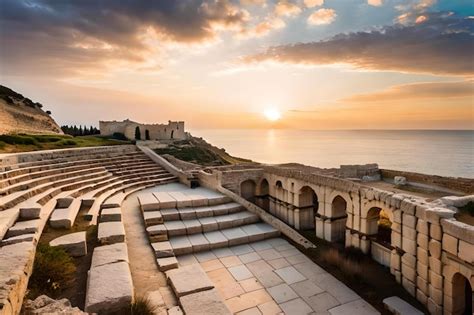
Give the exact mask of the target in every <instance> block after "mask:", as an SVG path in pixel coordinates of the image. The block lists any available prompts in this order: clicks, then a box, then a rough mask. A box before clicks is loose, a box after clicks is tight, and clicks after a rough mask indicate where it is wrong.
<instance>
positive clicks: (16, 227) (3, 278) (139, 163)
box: [0, 145, 178, 315]
mask: <svg viewBox="0 0 474 315" xmlns="http://www.w3.org/2000/svg"><path fill="white" fill-rule="evenodd" d="M177 181H178V179H177V178H176V177H175V176H173V175H172V174H170V173H169V172H167V171H166V170H164V169H163V168H162V167H161V166H159V165H158V164H156V163H155V162H154V161H152V160H151V159H150V158H149V157H148V156H147V155H145V154H144V153H143V152H141V151H140V150H138V149H137V148H136V147H135V146H132V145H124V146H114V147H97V148H78V149H65V150H51V151H40V152H29V153H20V154H12V155H3V156H0V257H2V264H1V267H2V272H1V273H0V314H2V315H3V314H10V313H17V311H19V308H20V307H21V301H22V299H23V295H24V292H25V290H26V285H27V283H28V278H29V276H30V274H31V271H32V264H33V260H34V252H35V248H36V243H37V241H38V240H39V238H40V236H41V233H42V231H43V228H44V226H45V225H46V224H50V225H51V227H53V228H61V229H70V228H71V227H72V226H74V223H75V220H76V218H77V215H78V213H79V210H80V208H81V206H90V208H89V210H88V213H87V215H86V218H87V219H89V220H90V224H97V221H98V216H99V215H100V212H101V210H102V209H113V208H114V207H120V205H121V203H122V201H123V200H124V199H125V198H126V197H127V196H128V195H130V194H131V193H134V192H136V191H138V190H141V189H144V188H148V187H152V186H156V185H160V184H165V183H172V182H177ZM107 212H112V213H111V214H110V216H112V218H117V213H113V211H111V210H109V211H105V212H104V216H106V214H107ZM118 215H120V214H118ZM110 216H109V218H110ZM110 221H114V220H110ZM111 223H113V222H111ZM99 229H100V228H99ZM102 230H104V229H102ZM103 239H104V240H103V241H101V242H102V243H103V244H108V243H109V242H110V240H107V238H106V237H105V238H103ZM4 257H9V258H8V259H5V260H4V261H3V258H4Z"/></svg>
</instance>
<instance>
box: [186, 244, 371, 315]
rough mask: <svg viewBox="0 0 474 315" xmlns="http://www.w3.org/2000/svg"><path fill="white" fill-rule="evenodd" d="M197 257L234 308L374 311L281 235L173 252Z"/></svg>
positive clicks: (240, 310)
mask: <svg viewBox="0 0 474 315" xmlns="http://www.w3.org/2000/svg"><path fill="white" fill-rule="evenodd" d="M178 261H179V264H180V265H181V266H185V265H188V264H192V263H200V264H201V266H202V268H203V269H204V270H205V271H206V272H207V274H208V276H209V278H210V279H211V280H212V282H213V283H214V285H215V287H216V288H217V290H218V292H219V293H220V295H221V296H222V298H223V299H224V300H225V303H226V304H227V306H228V307H229V309H230V310H231V311H232V312H233V313H235V314H281V313H284V314H291V315H294V314H333V315H335V314H350V315H358V314H361V315H362V314H364V315H370V314H379V312H378V311H377V310H375V309H374V308H373V307H372V306H371V305H370V304H368V303H367V302H365V301H364V300H363V299H361V297H360V296H359V295H357V294H356V293H355V292H354V291H352V290H351V289H349V288H348V287H347V286H346V285H344V284H343V283H342V282H340V281H339V280H337V279H336V278H334V277H333V276H332V275H330V274H329V273H327V272H326V271H324V270H323V269H322V268H320V267H319V266H318V265H316V264H315V263H313V262H312V261H311V260H310V259H309V258H307V257H306V256H305V255H303V254H302V253H301V252H300V251H298V249H296V248H295V247H294V246H293V245H291V244H289V243H288V242H287V241H286V240H284V239H281V238H274V239H269V240H265V241H260V242H255V243H250V244H248V245H239V246H234V247H229V248H223V249H216V250H211V251H206V252H201V253H197V254H194V255H184V256H179V257H178Z"/></svg>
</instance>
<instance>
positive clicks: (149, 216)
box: [143, 211, 163, 226]
mask: <svg viewBox="0 0 474 315" xmlns="http://www.w3.org/2000/svg"><path fill="white" fill-rule="evenodd" d="M143 219H144V220H145V225H146V226H151V225H156V224H163V216H162V215H161V211H147V212H144V213H143Z"/></svg>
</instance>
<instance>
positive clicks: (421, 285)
mask: <svg viewBox="0 0 474 315" xmlns="http://www.w3.org/2000/svg"><path fill="white" fill-rule="evenodd" d="M416 287H417V288H418V290H421V291H422V292H423V294H425V295H428V294H429V291H428V280H427V279H423V278H421V277H416Z"/></svg>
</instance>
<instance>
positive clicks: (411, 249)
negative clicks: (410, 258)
mask: <svg viewBox="0 0 474 315" xmlns="http://www.w3.org/2000/svg"><path fill="white" fill-rule="evenodd" d="M402 249H403V250H404V251H406V252H407V253H409V254H412V255H416V241H414V240H411V239H408V238H406V237H402Z"/></svg>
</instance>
